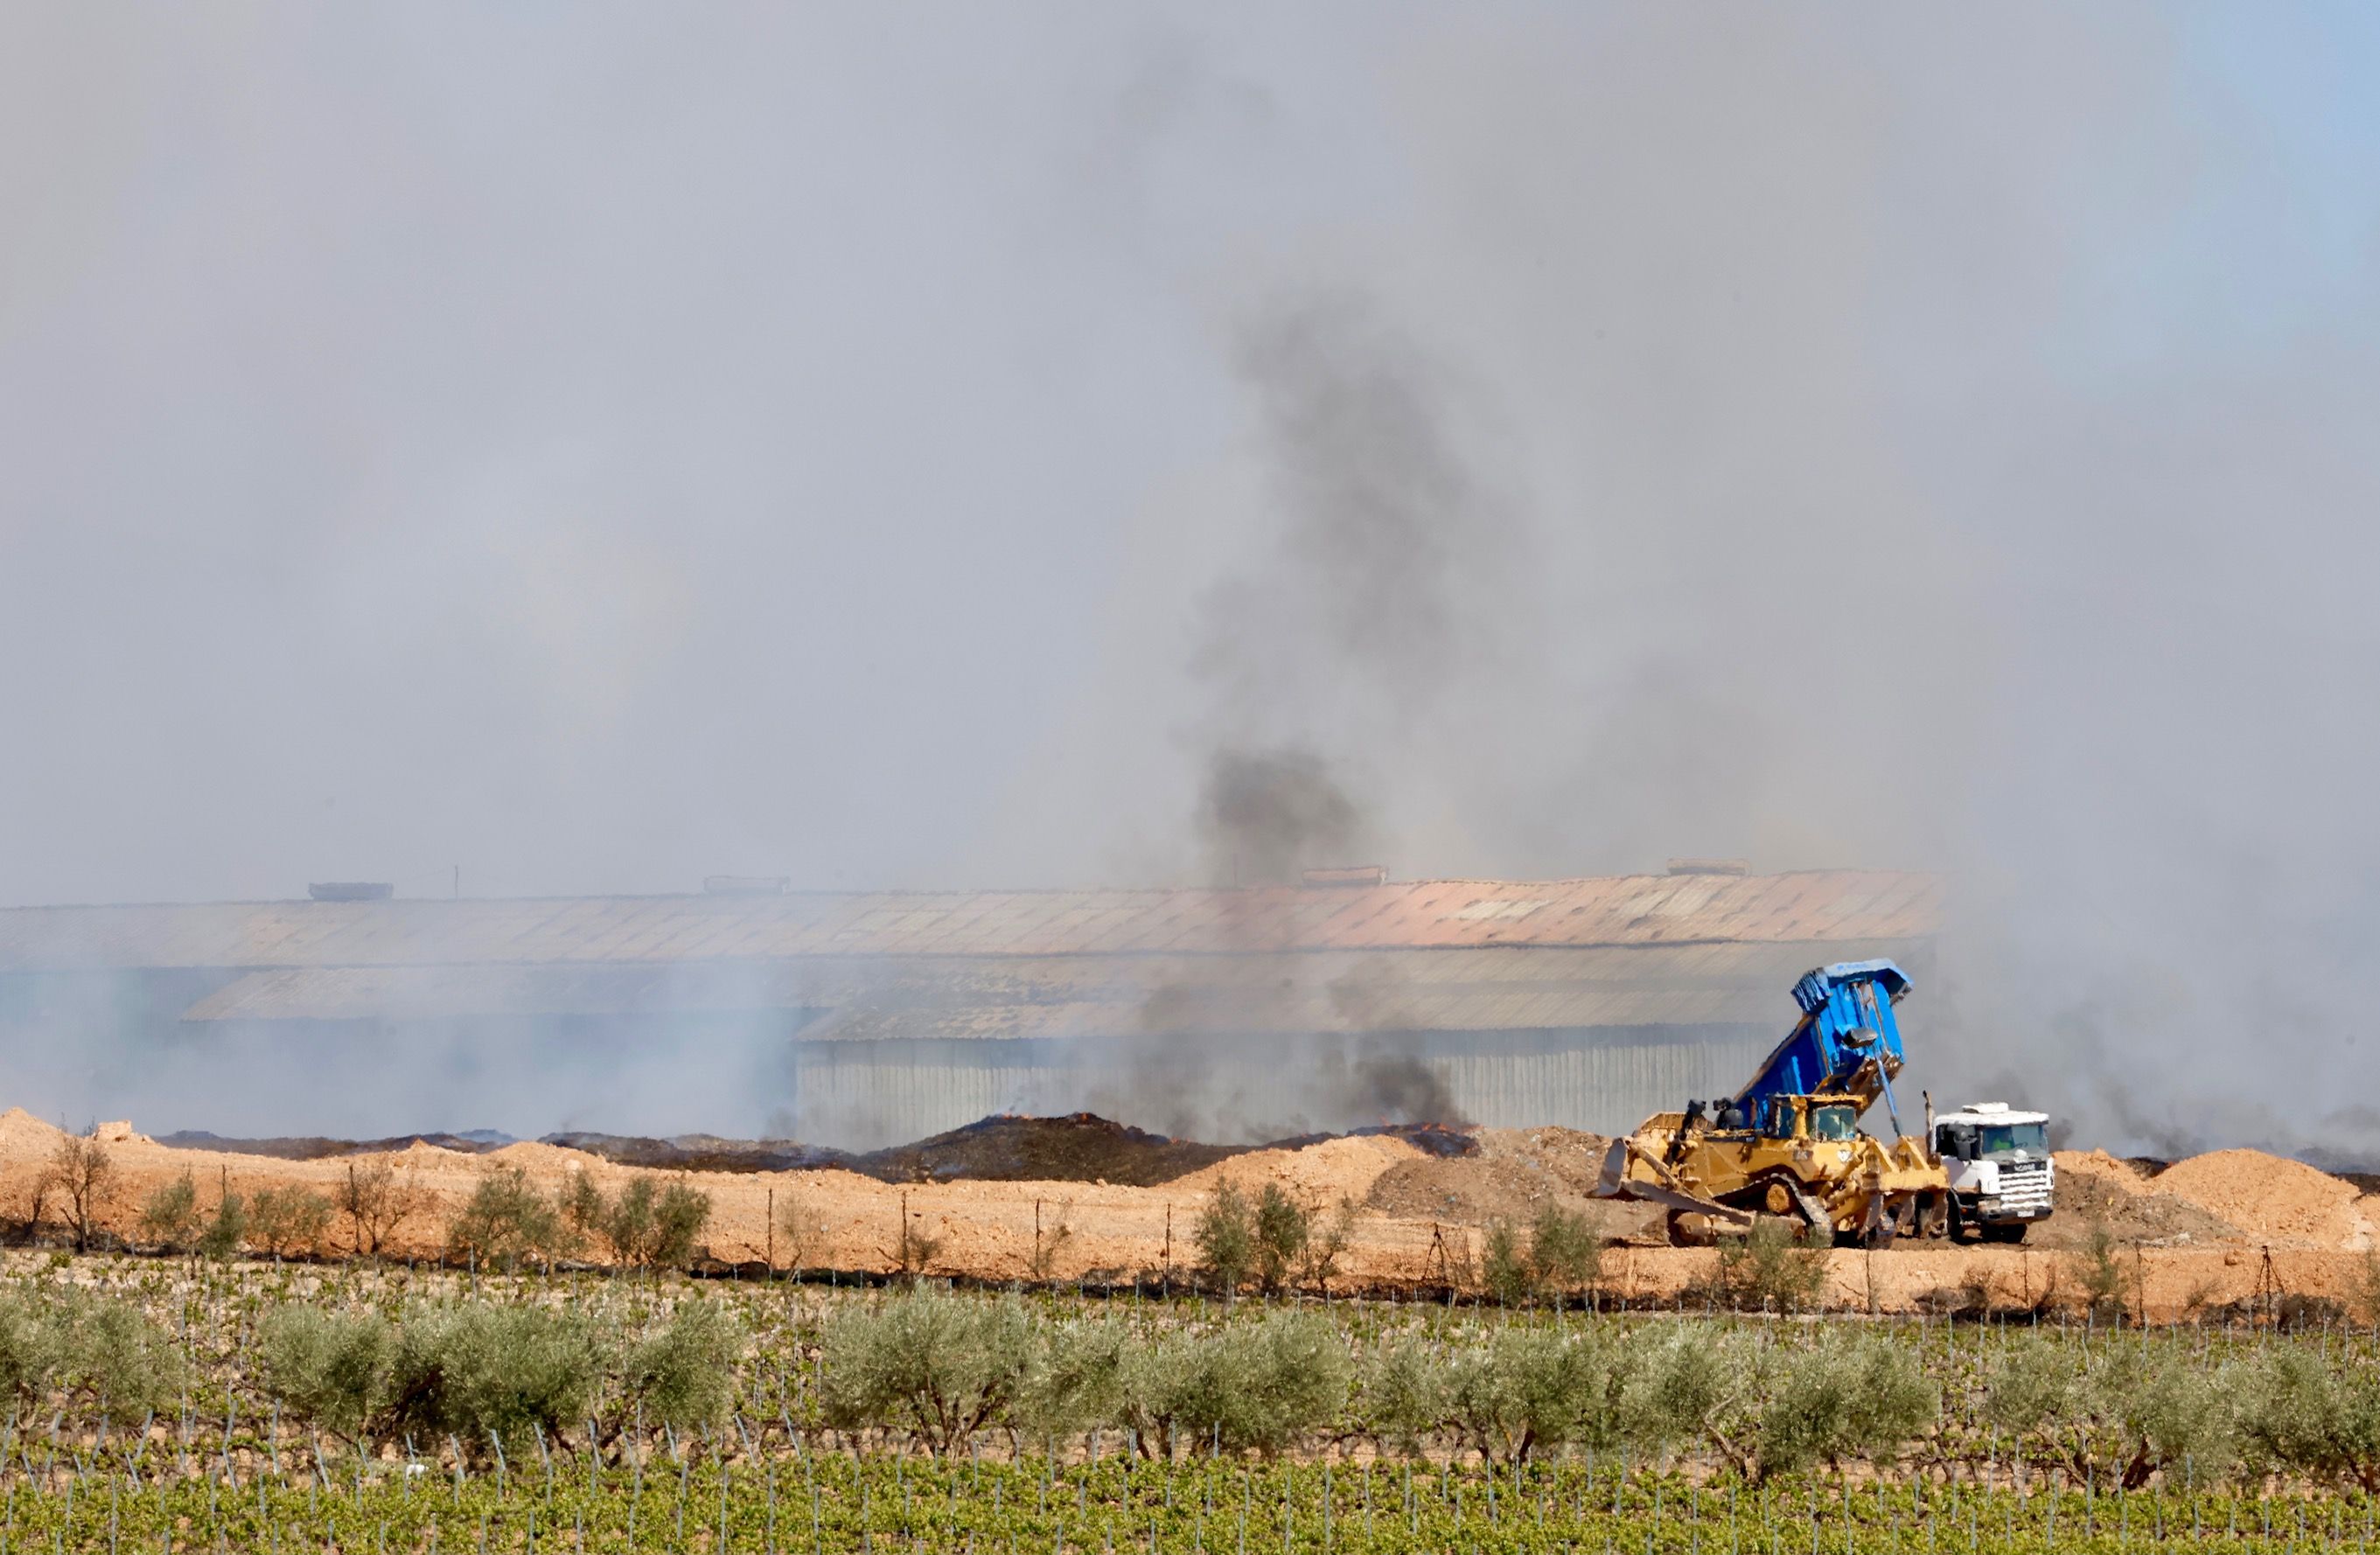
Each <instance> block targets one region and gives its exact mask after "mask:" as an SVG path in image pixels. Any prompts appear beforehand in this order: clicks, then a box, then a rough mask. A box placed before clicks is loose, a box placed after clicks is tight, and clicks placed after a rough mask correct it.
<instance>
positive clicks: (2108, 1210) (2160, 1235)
mask: <svg viewBox="0 0 2380 1555" xmlns="http://www.w3.org/2000/svg"><path fill="white" fill-rule="evenodd" d="M2107 1159H2108V1160H2113V1158H2112V1157H2110V1158H2107ZM2114 1167H2115V1170H2114V1171H2112V1172H2110V1171H2106V1170H2092V1169H2090V1168H2088V1167H2086V1168H2084V1169H2082V1170H2069V1168H2068V1166H2067V1163H2066V1158H2065V1157H2063V1156H2060V1157H2059V1158H2058V1190H2057V1198H2056V1202H2055V1204H2054V1205H2053V1209H2054V1211H2055V1212H2054V1213H2052V1214H2051V1216H2050V1218H2049V1220H2048V1221H2047V1222H2046V1223H2045V1224H2043V1225H2041V1226H2039V1227H2036V1228H2035V1229H2034V1232H2033V1233H2032V1235H2031V1238H2030V1240H2031V1241H2033V1242H2034V1245H2038V1246H2043V1247H2079V1246H2081V1245H2083V1243H2084V1242H2086V1241H2087V1240H2089V1238H2090V1235H2091V1233H2092V1230H2093V1227H2094V1226H2095V1225H2097V1224H2105V1225H2106V1226H2107V1233H2108V1234H2109V1235H2111V1236H2113V1237H2114V1238H2115V1239H2116V1240H2117V1241H2119V1242H2121V1243H2127V1244H2132V1243H2137V1244H2141V1245H2153V1246H2188V1245H2216V1246H2220V1245H2224V1244H2227V1243H2237V1242H2240V1241H2242V1240H2244V1238H2243V1237H2242V1235H2241V1233H2240V1228H2239V1227H2237V1226H2235V1225H2233V1224H2231V1223H2230V1222H2229V1221H2226V1220H2224V1219H2223V1218H2222V1217H2220V1216H2218V1215H2214V1214H2210V1213H2209V1212H2208V1211H2207V1210H2205V1209H2203V1208H2201V1207H2200V1206H2198V1205H2195V1204H2192V1203H2191V1202H2190V1201H2189V1200H2188V1199H2185V1198H2181V1197H2177V1196H2175V1195H2172V1194H2164V1193H2157V1192H2155V1191H2153V1189H2152V1188H2151V1186H2150V1184H2147V1183H2144V1182H2143V1181H2142V1180H2141V1178H2140V1174H2139V1173H2138V1172H2135V1171H2134V1170H2133V1169H2132V1168H2131V1166H2130V1165H2128V1164H2126V1163H2125V1162H2123V1161H2114Z"/></svg>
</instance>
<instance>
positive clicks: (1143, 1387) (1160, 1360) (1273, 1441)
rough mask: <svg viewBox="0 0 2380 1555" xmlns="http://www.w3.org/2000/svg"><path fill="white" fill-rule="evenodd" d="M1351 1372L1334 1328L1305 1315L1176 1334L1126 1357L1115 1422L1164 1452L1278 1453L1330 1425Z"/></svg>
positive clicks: (1284, 1315) (1142, 1344) (1285, 1314)
mask: <svg viewBox="0 0 2380 1555" xmlns="http://www.w3.org/2000/svg"><path fill="white" fill-rule="evenodd" d="M1350 1370H1351V1367H1350V1366H1349V1364H1348V1360H1347V1353H1346V1349H1345V1346H1344V1344H1343V1343H1342V1341H1341V1339H1340V1336H1339V1330H1338V1328H1337V1326H1336V1325H1335V1324H1333V1323H1331V1322H1330V1321H1329V1320H1328V1319H1326V1318H1319V1317H1317V1316H1316V1315H1314V1314H1312V1313H1305V1312H1276V1313H1274V1314H1272V1315H1271V1316H1269V1317H1268V1318H1265V1319H1264V1320H1263V1321H1262V1322H1259V1323H1236V1324H1233V1325H1231V1326H1230V1327H1227V1328H1225V1329H1223V1330H1221V1331H1220V1332H1217V1333H1213V1334H1207V1335H1199V1334H1192V1333H1185V1332H1183V1331H1181V1330H1174V1331H1172V1332H1168V1333H1165V1334H1163V1335H1161V1336H1160V1337H1159V1338H1157V1339H1155V1340H1153V1341H1145V1342H1139V1343H1135V1344H1133V1345H1131V1346H1129V1347H1128V1348H1127V1350H1126V1352H1125V1357H1124V1368H1123V1418H1124V1419H1125V1421H1126V1423H1128V1424H1130V1425H1132V1426H1134V1427H1135V1428H1136V1429H1138V1430H1139V1431H1140V1432H1141V1433H1142V1434H1143V1436H1144V1437H1153V1438H1154V1440H1155V1441H1156V1442H1157V1443H1158V1448H1157V1450H1158V1451H1160V1452H1169V1453H1170V1452H1172V1446H1173V1444H1174V1443H1175V1442H1176V1441H1179V1442H1182V1443H1184V1444H1186V1445H1188V1446H1189V1447H1191V1448H1192V1449H1193V1450H1196V1448H1198V1447H1201V1446H1204V1445H1208V1444H1214V1445H1218V1446H1220V1447H1221V1448H1223V1449H1224V1450H1225V1451H1239V1450H1241V1449H1245V1448H1256V1449H1258V1450H1261V1451H1263V1452H1279V1451H1281V1449H1282V1448H1285V1447H1287V1446H1289V1445H1291V1444H1292V1443H1293V1442H1294V1441H1296V1440H1298V1439H1299V1438H1300V1437H1302V1436H1304V1435H1305V1433H1306V1432H1308V1431H1311V1430H1315V1429H1318V1428H1319V1427H1323V1426H1326V1425H1328V1424H1330V1422H1331V1421H1332V1420H1334V1419H1336V1418H1337V1417H1338V1415H1339V1412H1340V1411H1341V1410H1342V1408H1344V1407H1345V1405H1346V1402H1347V1387H1348V1380H1349V1373H1350Z"/></svg>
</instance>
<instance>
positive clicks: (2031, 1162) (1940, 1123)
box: [1929, 1101, 2057, 1242]
mask: <svg viewBox="0 0 2380 1555" xmlns="http://www.w3.org/2000/svg"><path fill="white" fill-rule="evenodd" d="M1929 1142H1930V1143H1931V1144H1932V1146H1933V1149H1934V1153H1935V1154H1936V1155H1937V1156H1938V1157H1940V1158H1941V1161H1942V1168H1943V1170H1944V1171H1945V1172H1948V1173H1949V1178H1950V1234H1951V1236H1952V1237H1954V1238H1961V1237H1966V1236H1971V1235H1973V1236H1981V1237H1982V1238H1983V1239H1984V1240H1985V1241H1986V1242H2022V1241H2023V1240H2024V1230H2025V1227H2027V1226H2029V1225H2031V1224H2032V1223H2033V1222H2034V1221H2045V1220H2047V1219H2048V1218H2049V1208H2050V1198H2051V1195H2052V1192H2053V1190H2054V1189H2055V1187H2056V1185H2057V1177H2056V1173H2057V1168H2056V1166H2055V1165H2053V1164H2052V1163H2051V1161H2050V1159H2049V1114H2048V1113H2046V1112H2017V1111H2015V1110H2014V1109H2013V1108H2011V1107H2010V1106H2009V1104H2008V1103H2007V1102H2005V1101H1971V1102H1969V1103H1968V1104H1967V1105H1966V1106H1964V1107H1961V1108H1960V1109H1959V1110H1958V1111H1957V1112H1944V1113H1942V1114H1940V1115H1939V1116H1937V1117H1936V1118H1935V1119H1934V1120H1933V1129H1932V1137H1931V1140H1930V1141H1929Z"/></svg>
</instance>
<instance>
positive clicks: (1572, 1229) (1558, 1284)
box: [1529, 1204, 1603, 1293]
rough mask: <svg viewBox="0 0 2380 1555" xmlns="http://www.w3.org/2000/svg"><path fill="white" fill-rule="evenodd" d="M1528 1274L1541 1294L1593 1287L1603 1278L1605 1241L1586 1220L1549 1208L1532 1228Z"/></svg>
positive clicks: (1530, 1228) (1558, 1209)
mask: <svg viewBox="0 0 2380 1555" xmlns="http://www.w3.org/2000/svg"><path fill="white" fill-rule="evenodd" d="M1529 1271H1530V1273H1531V1275H1532V1276H1534V1277H1535V1280H1536V1288H1537V1290H1538V1291H1539V1292H1541V1293H1542V1292H1547V1291H1553V1292H1559V1293H1568V1292H1571V1291H1575V1290H1579V1289H1582V1288H1588V1287H1592V1286H1593V1285H1594V1284H1595V1282H1597V1280H1599V1279H1600V1278H1602V1275H1603V1238H1602V1237H1600V1236H1598V1235H1597V1234H1596V1233H1595V1230H1594V1228H1593V1227H1591V1226H1589V1225H1588V1224H1587V1221H1586V1217H1585V1216H1584V1215H1580V1214H1576V1213H1573V1212H1572V1211H1571V1210H1567V1209H1563V1208H1562V1207H1561V1206H1560V1205H1559V1204H1548V1205H1547V1206H1546V1207H1545V1208H1544V1209H1539V1210H1538V1211H1537V1217H1536V1220H1535V1221H1531V1222H1530V1225H1529Z"/></svg>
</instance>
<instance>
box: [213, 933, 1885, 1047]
mask: <svg viewBox="0 0 2380 1555" xmlns="http://www.w3.org/2000/svg"><path fill="white" fill-rule="evenodd" d="M1860 948H1861V949H1862V950H1863V951H1864V952H1865V951H1874V952H1876V954H1888V955H1893V956H1896V957H1899V958H1902V959H1906V960H1909V961H1911V962H1913V963H1914V964H1917V965H1920V966H1922V965H1924V957H1925V942H1922V941H1863V942H1861V945H1860ZM1827 954H1828V952H1827V949H1826V947H1823V946H1814V945H1811V944H1807V943H1803V942H1791V941H1784V942H1761V943H1728V944H1696V945H1640V946H1598V947H1586V948H1577V947H1567V946H1560V947H1553V948H1547V949H1537V950H1531V951H1527V952H1525V953H1522V954H1514V953H1513V952H1512V951H1511V950H1509V949H1474V950H1453V951H1415V950H1391V951H1324V952H1319V953H1314V954H1297V953H1275V954H1254V955H1246V956H1063V957H1046V958H1045V957H1019V958H1016V959H1014V960H992V959H987V958H983V957H941V956H930V957H918V958H916V959H911V960H894V961H888V960H885V959H883V958H880V957H879V958H847V957H821V958H819V959H816V960H812V961H778V962H767V963H759V964H751V963H740V964H738V963H719V964H712V965H709V966H686V965H673V966H653V965H645V966H629V965H600V966H598V965H577V966H467V967H450V966H328V967H294V968H281V969H274V970H266V971H256V972H250V973H248V974H246V975H244V976H241V977H239V978H236V979H234V980H233V981H231V982H230V983H228V984H226V985H225V986H224V987H223V988H220V989H217V990H214V991H213V992H212V993H209V994H208V995H206V996H205V997H204V998H202V999H200V1001H199V1002H197V1003H195V1004H193V1005H192V1006H190V1008H189V1009H188V1011H187V1012H186V1013H185V1014H184V1015H183V1019H185V1020H188V1021H208V1022H212V1021H257V1020H268V1021H291V1020H296V1021H348V1020H380V1021H442V1020H466V1019H470V1018H473V1017H475V1016H480V1015H497V1016H514V1017H519V1016H544V1015H594V1016H618V1015H628V1016H634V1015H648V1014H678V1015H685V1014H749V1013H756V1012H766V1011H784V1012H801V1013H802V1015H803V1020H802V1022H801V1023H800V1024H799V1025H798V1026H797V1027H796V1026H790V1025H789V1027H788V1029H789V1031H791V1033H792V1034H793V1035H795V1036H797V1037H799V1038H800V1039H803V1040H808V1041H820V1040H836V1041H881V1040H895V1039H921V1038H930V1039H943V1040H970V1039H986V1038H997V1039H1054V1038H1073V1037H1093V1036H1107V1037H1115V1036H1132V1035H1135V1034H1158V1033H1183V1034H1195V1033H1208V1032H1244V1033H1257V1032H1309V1031H1310V1032H1358V1031H1520V1030H1548V1029H1564V1028H1578V1027H1651V1026H1695V1027H1703V1026H1729V1025H1751V1026H1755V1027H1762V1028H1771V1027H1778V1026H1779V1024H1780V1023H1782V1022H1785V1021H1787V1020H1788V1018H1789V1017H1790V1016H1791V1014H1793V1006H1792V1001H1791V997H1790V993H1789V990H1791V988H1792V986H1793V981H1794V979H1795V978H1798V977H1800V976H1801V975H1802V974H1803V973H1804V972H1807V971H1808V970H1809V969H1810V967H1811V966H1812V965H1813V964H1814V963H1815V962H1817V961H1820V960H1823V959H1825V958H1826V956H1827Z"/></svg>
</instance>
